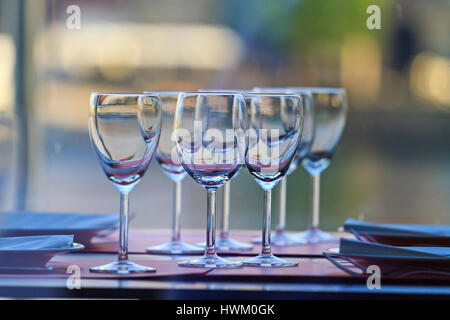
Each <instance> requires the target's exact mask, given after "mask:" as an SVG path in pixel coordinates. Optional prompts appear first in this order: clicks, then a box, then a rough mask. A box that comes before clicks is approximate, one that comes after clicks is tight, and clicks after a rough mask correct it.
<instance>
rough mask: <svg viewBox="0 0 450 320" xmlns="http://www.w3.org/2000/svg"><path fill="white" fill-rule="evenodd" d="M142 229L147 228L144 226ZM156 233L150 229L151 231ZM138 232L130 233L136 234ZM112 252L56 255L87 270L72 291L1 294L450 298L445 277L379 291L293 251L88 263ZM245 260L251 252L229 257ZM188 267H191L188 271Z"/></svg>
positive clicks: (8, 285) (22, 284)
mask: <svg viewBox="0 0 450 320" xmlns="http://www.w3.org/2000/svg"><path fill="white" fill-rule="evenodd" d="M140 232H143V231H142V230H141V231H140ZM149 232H151V231H149ZM132 233H133V231H132V232H131V233H130V234H132ZM192 257H193V256H189V257H187V256H184V257H183V256H177V257H170V256H163V255H147V254H132V255H130V259H131V260H132V261H136V262H138V263H141V264H144V265H152V264H155V263H156V264H158V265H160V264H161V265H170V266H175V267H176V263H177V262H178V261H180V260H185V259H191V258H192ZM115 258H116V256H115V255H114V254H111V253H92V252H86V253H85V252H83V253H70V254H65V255H61V256H57V257H55V258H54V259H53V260H52V261H51V262H50V263H51V264H52V263H53V266H58V265H61V266H63V265H64V266H67V265H70V264H73V262H74V261H76V262H77V263H79V264H80V266H81V268H82V269H83V270H84V271H82V273H81V289H69V287H70V286H68V281H70V279H67V275H66V274H64V272H63V274H62V275H61V277H53V276H48V277H47V276H45V275H43V276H40V277H36V276H35V275H11V274H1V275H0V296H1V297H26V298H132V299H134V298H144V299H201V300H207V299H367V298H371V299H374V298H375V299H376V298H415V297H420V298H431V299H435V298H450V281H449V280H443V279H434V280H432V279H429V280H426V281H425V280H423V279H421V280H419V279H418V280H406V279H381V288H380V289H369V288H368V287H367V285H366V279H363V278H356V277H351V276H349V275H348V274H346V273H344V272H343V271H341V270H339V269H338V268H337V267H335V266H334V265H333V264H331V262H329V261H328V260H326V259H325V258H323V257H321V256H320V253H319V254H318V255H317V256H316V257H311V256H310V255H309V254H308V255H306V256H303V255H299V256H298V257H295V256H292V255H289V256H287V257H286V259H287V260H291V261H298V262H299V266H298V268H294V269H292V268H270V269H268V268H263V269H261V268H242V269H227V270H219V269H215V270H205V269H197V268H195V269H193V270H192V271H190V270H189V269H190V268H181V269H183V270H182V271H181V273H179V274H177V275H176V276H164V274H161V273H160V274H159V275H158V276H149V277H145V276H144V277H142V276H137V277H130V278H126V279H113V278H108V276H105V277H102V278H99V277H97V276H96V275H95V274H92V273H89V272H87V271H86V270H87V266H92V265H96V264H98V263H103V262H108V261H113V260H115ZM229 258H230V259H232V260H243V259H246V258H248V256H236V255H233V256H230V257H229ZM184 270H186V271H184Z"/></svg>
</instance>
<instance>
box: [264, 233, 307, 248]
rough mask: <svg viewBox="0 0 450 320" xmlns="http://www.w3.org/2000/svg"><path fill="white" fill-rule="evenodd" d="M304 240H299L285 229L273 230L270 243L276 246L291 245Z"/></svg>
mask: <svg viewBox="0 0 450 320" xmlns="http://www.w3.org/2000/svg"><path fill="white" fill-rule="evenodd" d="M302 243H304V242H299V241H297V239H295V238H294V237H293V236H291V235H289V234H287V233H286V231H282V232H275V233H273V234H272V237H271V240H270V244H272V245H276V246H281V247H282V246H292V245H296V244H302Z"/></svg>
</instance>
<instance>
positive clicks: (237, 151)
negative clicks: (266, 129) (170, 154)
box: [174, 91, 246, 268]
mask: <svg viewBox="0 0 450 320" xmlns="http://www.w3.org/2000/svg"><path fill="white" fill-rule="evenodd" d="M174 129H175V137H176V139H175V144H176V149H177V153H178V158H179V159H180V161H181V164H182V165H183V168H184V169H185V170H186V172H187V173H188V174H189V176H190V177H191V178H193V179H194V180H195V181H196V182H197V183H199V184H200V185H201V186H203V187H204V188H205V189H206V192H207V224H206V225H207V231H206V246H205V253H204V255H203V257H201V258H199V259H195V260H192V261H186V262H181V263H180V266H184V267H206V268H219V267H240V266H241V265H242V264H241V263H239V262H232V261H229V260H226V259H223V258H221V257H219V256H217V254H216V248H215V210H216V203H215V200H216V190H217V189H218V188H220V187H221V186H223V185H224V184H225V183H226V182H227V181H229V180H230V179H231V178H232V177H233V176H234V175H235V174H236V173H237V172H238V171H239V170H240V169H241V166H242V165H243V163H244V159H243V157H244V150H245V133H244V132H245V129H246V109H245V101H244V98H243V96H242V95H241V94H239V93H223V92H203V91H202V92H184V93H180V95H179V97H178V102H177V110H176V113H175V123H174Z"/></svg>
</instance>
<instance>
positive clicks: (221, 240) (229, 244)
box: [199, 89, 253, 251]
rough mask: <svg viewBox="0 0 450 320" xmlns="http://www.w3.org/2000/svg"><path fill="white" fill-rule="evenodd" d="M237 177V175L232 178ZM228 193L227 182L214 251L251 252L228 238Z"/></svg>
mask: <svg viewBox="0 0 450 320" xmlns="http://www.w3.org/2000/svg"><path fill="white" fill-rule="evenodd" d="M199 91H203V92H223V93H235V92H240V93H243V92H244V91H243V90H225V89H200V90H199ZM236 176H237V173H236V174H235V175H234V177H236ZM234 177H233V178H234ZM230 193H231V181H228V182H226V183H225V184H224V186H223V201H222V221H221V222H222V223H221V225H220V232H219V237H218V238H217V239H216V249H218V250H220V251H234V250H236V251H245V250H251V249H252V248H253V246H252V245H251V244H248V243H244V242H241V241H237V240H235V239H232V238H231V237H230ZM199 246H202V247H205V243H204V242H203V243H200V244H199Z"/></svg>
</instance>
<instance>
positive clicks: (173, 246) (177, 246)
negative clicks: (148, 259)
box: [146, 241, 204, 254]
mask: <svg viewBox="0 0 450 320" xmlns="http://www.w3.org/2000/svg"><path fill="white" fill-rule="evenodd" d="M146 251H147V252H148V253H156V254H185V253H191V254H202V253H203V252H204V249H202V248H199V247H197V246H193V245H190V244H187V243H185V242H182V241H170V242H167V243H164V244H161V245H157V246H152V247H148V248H147V249H146Z"/></svg>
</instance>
